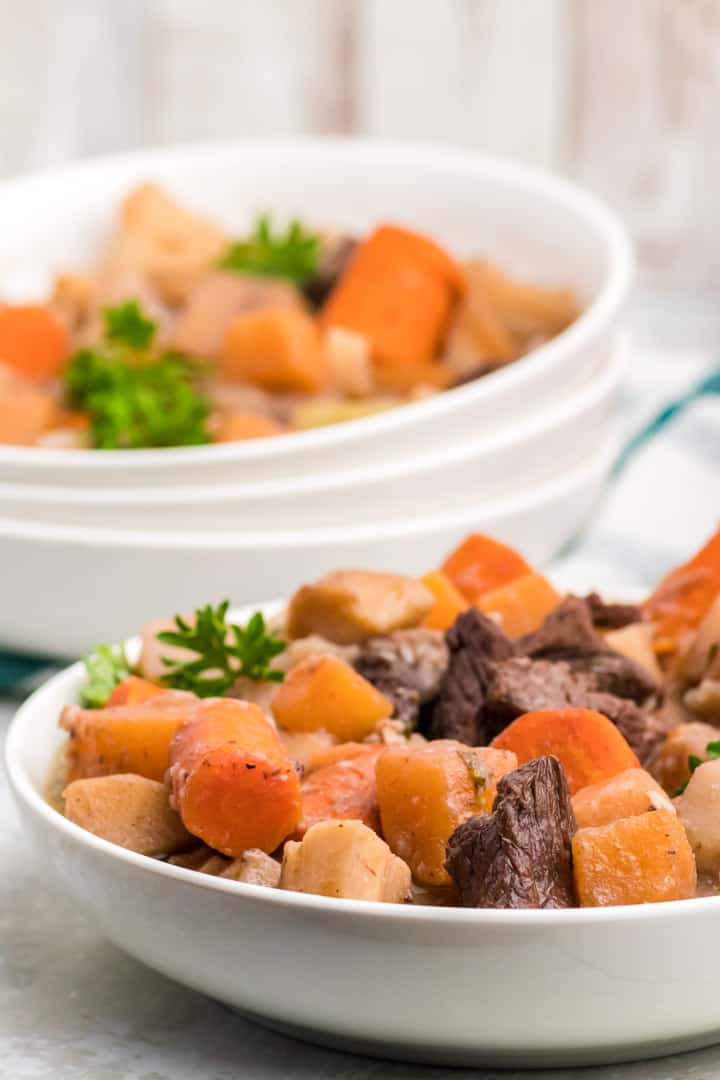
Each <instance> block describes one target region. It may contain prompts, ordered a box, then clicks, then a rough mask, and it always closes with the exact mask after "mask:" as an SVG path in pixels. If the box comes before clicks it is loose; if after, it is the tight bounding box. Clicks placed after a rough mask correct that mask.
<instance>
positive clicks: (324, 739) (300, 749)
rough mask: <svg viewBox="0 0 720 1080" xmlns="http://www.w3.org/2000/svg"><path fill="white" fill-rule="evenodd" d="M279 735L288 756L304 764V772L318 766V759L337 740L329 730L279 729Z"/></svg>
mask: <svg viewBox="0 0 720 1080" xmlns="http://www.w3.org/2000/svg"><path fill="white" fill-rule="evenodd" d="M278 735H279V736H280V742H281V743H282V744H283V746H284V747H285V752H286V753H287V755H288V757H289V758H290V760H291V761H296V762H297V763H298V764H299V765H302V768H303V773H304V774H307V773H308V772H310V771H311V769H314V768H317V765H316V764H315V763H316V761H317V760H319V759H321V758H322V756H323V754H324V753H325V752H326V751H327V750H329V749H331V748H333V747H334V746H335V744H336V742H337V740H336V739H335V736H334V735H331V734H330V732H329V731H278Z"/></svg>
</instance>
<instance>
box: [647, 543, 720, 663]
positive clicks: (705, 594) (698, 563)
mask: <svg viewBox="0 0 720 1080" xmlns="http://www.w3.org/2000/svg"><path fill="white" fill-rule="evenodd" d="M718 595H720V529H718V530H717V532H716V533H714V535H713V536H711V537H710V539H709V540H708V542H707V543H706V544H705V545H704V546H703V547H702V548H701V549H700V551H698V552H697V554H695V555H693V557H692V558H691V559H689V560H688V562H686V563H683V565H682V566H678V567H676V568H675V569H674V570H672V571H671V572H670V573H669V574H668V575H667V576H666V577H664V578H663V580H662V581H661V582H660V584H659V585H658V586H657V588H656V589H655V591H654V592H653V593H652V595H651V596H649V597H648V598H647V600H646V601H645V603H644V605H643V615H644V616H645V618H646V619H649V620H650V621H651V622H653V623H654V624H655V628H656V642H657V644H658V646H659V647H660V651H671V650H672V649H675V648H676V647H677V645H678V644H679V643H681V641H682V638H683V637H684V636H685V635H686V634H687V633H688V632H689V631H691V630H694V629H695V628H696V627H697V626H699V624H700V623H701V622H702V620H703V618H704V617H705V615H707V613H708V611H709V610H710V608H711V607H712V605H713V603H714V601H715V599H716V597H717V596H718Z"/></svg>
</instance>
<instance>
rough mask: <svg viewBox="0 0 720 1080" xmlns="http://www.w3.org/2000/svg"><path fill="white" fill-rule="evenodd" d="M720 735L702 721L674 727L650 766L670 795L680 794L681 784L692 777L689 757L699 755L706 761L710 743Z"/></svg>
mask: <svg viewBox="0 0 720 1080" xmlns="http://www.w3.org/2000/svg"><path fill="white" fill-rule="evenodd" d="M719 734H720V732H718V729H717V728H716V727H713V726H712V724H704V723H702V721H700V720H697V721H695V722H694V723H691V724H678V725H677V727H674V728H673V729H672V731H671V732H670V733H669V734H668V737H667V738H666V739H665V742H664V743H663V744H662V746H661V747H660V749H659V750H658V752H657V753H656V754H655V756H654V757H653V759H652V761H651V762H650V763H649V766H648V768H649V771H650V772H651V773H652V775H653V776H654V777H655V779H656V780H657V782H658V783H659V784H661V785H662V787H664V788H665V791H666V792H667V793H668V795H677V793H678V791H679V789H680V788H681V787H682V785H683V784H684V783H685V782H686V781H687V780H689V779H690V763H689V759H690V758H691V757H698V758H700V759H701V760H702V761H705V760H706V759H707V753H706V747H707V744H708V743H710V742H714V741H715V740H716V739H717V738H718V735H719Z"/></svg>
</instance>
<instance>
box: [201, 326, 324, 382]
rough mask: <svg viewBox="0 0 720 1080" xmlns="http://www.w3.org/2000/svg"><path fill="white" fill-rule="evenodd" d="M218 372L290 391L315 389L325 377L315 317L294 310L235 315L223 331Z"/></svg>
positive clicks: (225, 375) (221, 375)
mask: <svg viewBox="0 0 720 1080" xmlns="http://www.w3.org/2000/svg"><path fill="white" fill-rule="evenodd" d="M219 373H220V377H221V378H224V379H228V380H231V381H239V382H249V383H254V384H255V385H257V386H260V387H262V388H263V389H264V390H271V391H278V392H291V393H292V392H298V393H310V394H312V393H317V392H318V391H319V390H322V389H323V388H324V387H325V386H327V384H328V381H329V367H328V361H327V358H326V356H325V353H324V350H323V348H322V343H321V339H320V334H319V333H318V328H317V325H316V323H315V320H314V319H312V318H311V317H310V316H309V315H306V314H305V312H303V311H296V310H294V309H293V308H267V309H265V310H264V311H254V312H250V313H248V314H247V315H240V316H238V318H237V319H235V321H234V322H233V323H232V324H231V326H230V328H229V330H228V332H227V334H226V335H225V341H224V343H223V347H222V353H221V358H220V367H219Z"/></svg>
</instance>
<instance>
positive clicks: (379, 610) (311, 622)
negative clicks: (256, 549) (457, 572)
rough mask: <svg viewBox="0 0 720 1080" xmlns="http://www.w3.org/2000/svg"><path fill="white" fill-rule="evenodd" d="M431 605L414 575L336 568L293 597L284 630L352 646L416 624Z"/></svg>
mask: <svg viewBox="0 0 720 1080" xmlns="http://www.w3.org/2000/svg"><path fill="white" fill-rule="evenodd" d="M433 603H434V597H433V594H432V593H431V592H430V590H429V589H427V588H426V587H425V586H424V585H423V584H422V582H421V581H418V580H417V578H410V577H403V576H402V575H401V574H383V573H379V572H377V571H373V570H336V571H335V572H334V573H332V574H328V575H327V576H326V577H324V578H320V580H319V581H316V582H314V583H313V584H311V585H303V586H302V588H300V589H298V591H297V592H296V593H295V595H294V596H293V598H292V600H291V601H290V607H289V608H288V613H287V626H286V630H287V633H288V635H289V636H290V637H291V638H299V637H306V636H307V635H308V634H320V635H321V636H322V637H325V638H327V639H328V640H329V641H335V642H337V643H338V644H340V645H355V644H359V643H361V642H363V641H365V640H366V639H367V638H369V637H373V636H374V635H375V634H390V633H392V631H393V630H403V629H406V628H408V627H411V626H418V625H419V624H420V623H421V622H422V620H423V619H424V617H425V616H426V615H427V613H428V612H429V611H430V609H431V608H432V606H433Z"/></svg>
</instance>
